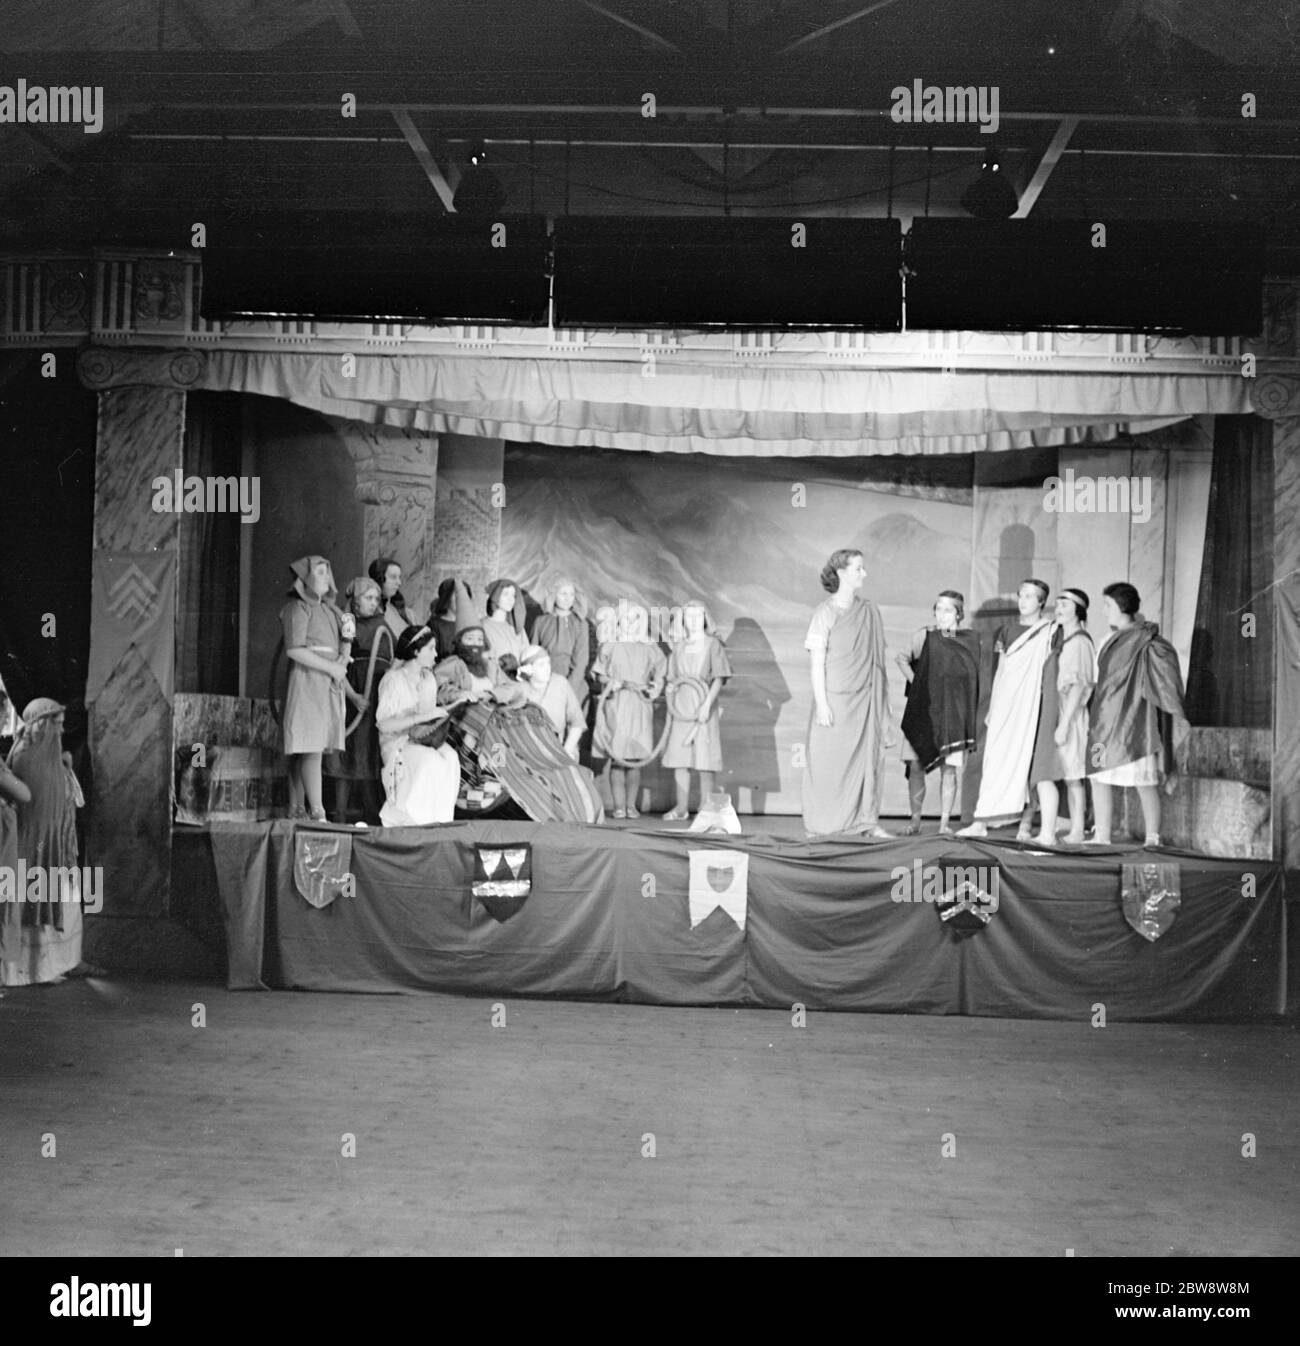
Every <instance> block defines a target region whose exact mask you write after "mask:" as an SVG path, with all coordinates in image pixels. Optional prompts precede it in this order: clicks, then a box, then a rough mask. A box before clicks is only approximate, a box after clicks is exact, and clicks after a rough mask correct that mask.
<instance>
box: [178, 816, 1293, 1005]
mask: <svg viewBox="0 0 1300 1346" xmlns="http://www.w3.org/2000/svg"><path fill="white" fill-rule="evenodd" d="M742 822H743V824H744V825H745V827H746V831H745V832H744V833H743V834H742V835H740V836H722V835H718V834H708V835H705V834H689V833H687V832H685V831H684V830H682V829H681V828H680V827H676V828H673V827H669V826H665V825H663V824H660V823H659V822H658V820H653V819H643V820H641V822H640V823H636V824H622V825H616V826H606V827H587V826H578V825H569V824H555V823H550V824H539V823H530V822H499V823H493V822H473V823H470V822H463V823H462V822H457V823H450V824H446V825H443V826H439V827H427V828H400V829H380V828H375V829H371V830H363V829H353V828H344V827H337V826H330V825H328V824H302V823H293V822H289V821H287V820H280V821H274V822H264V823H244V824H240V823H222V824H214V825H213V826H212V827H210V828H207V829H200V828H177V829H176V830H175V832H174V834H173V876H172V880H173V882H172V890H173V893H174V894H175V895H176V897H177V899H178V900H177V904H176V909H175V913H174V914H176V915H178V916H180V917H181V918H182V919H187V920H189V921H190V922H191V924H193V923H194V922H195V921H196V920H199V919H202V918H203V916H204V912H205V909H215V910H216V911H219V912H220V919H221V922H222V924H223V926H224V932H225V943H226V949H227V957H228V975H227V984H228V986H229V987H230V988H231V989H299V990H312V991H354V992H357V991H359V992H388V993H392V992H411V991H441V992H455V993H462V994H468V995H477V996H486V997H508V996H551V997H560V998H565V999H575V1000H601V1001H624V1002H633V1003H644V1004H657V1005H736V1006H765V1007H770V1008H782V1009H786V1010H790V1011H791V1012H792V1013H794V1012H796V1011H795V1010H794V1009H793V1008H792V1007H794V1006H797V1005H802V1006H804V1007H805V1008H806V1009H807V1010H814V1009H817V1010H855V1011H871V1012H893V1013H913V1014H965V1015H982V1016H991V1017H1001V1018H1036V1019H1066V1020H1088V1021H1090V1022H1094V1023H1096V1024H1097V1026H1101V1024H1102V1023H1103V1022H1105V1023H1115V1022H1123V1021H1137V1020H1164V1021H1207V1020H1210V1021H1215V1020H1217V1021H1229V1020H1242V1019H1267V1018H1271V1017H1275V1016H1280V1015H1282V1014H1283V1012H1284V1010H1285V1000H1286V963H1285V959H1286V913H1285V902H1284V881H1283V871H1282V869H1281V867H1280V866H1278V865H1276V864H1274V863H1271V862H1266V861H1262V860H1256V861H1242V860H1236V861H1234V860H1221V859H1214V858H1210V857H1206V856H1201V855H1195V854H1191V853H1189V852H1186V851H1179V850H1174V849H1172V848H1162V849H1160V850H1143V849H1140V848H1138V847H1135V846H1134V847H1130V846H1118V845H1117V846H1111V847H1088V848H1081V849H1065V848H1061V849H1059V850H1056V851H1052V852H1047V851H1042V850H1036V849H1033V848H1031V847H1029V846H1023V845H1019V844H1017V843H1015V842H1013V841H1000V840H988V841H974V840H966V839H962V838H956V837H952V836H948V837H940V836H938V835H935V834H934V830H933V824H930V825H928V827H927V834H925V835H922V836H919V837H908V838H897V839H895V840H891V841H873V842H868V841H862V840H856V839H852V838H847V837H846V838H837V839H827V840H818V841H805V840H801V839H798V838H797V837H796V836H795V835H794V833H795V832H796V830H797V829H798V827H799V820H798V819H796V818H776V819H753V820H750V819H742ZM751 824H757V825H761V826H762V830H759V827H758V826H753V825H751ZM773 829H779V831H776V830H773ZM1151 865H1157V866H1160V868H1159V869H1156V870H1150V869H1149V868H1147V873H1146V881H1147V882H1148V883H1154V885H1155V888H1154V890H1152V891H1155V892H1157V893H1159V892H1164V893H1165V898H1164V900H1163V902H1162V903H1161V904H1160V911H1161V912H1162V913H1163V915H1158V917H1157V919H1158V920H1159V922H1160V923H1161V924H1162V925H1163V927H1164V928H1163V929H1162V932H1161V933H1160V934H1159V936H1158V937H1157V938H1154V939H1149V938H1146V937H1144V936H1143V935H1142V934H1140V933H1138V930H1137V929H1136V928H1134V925H1132V924H1130V922H1129V920H1128V919H1126V915H1125V906H1124V902H1123V900H1122V889H1123V888H1124V886H1125V885H1126V884H1127V886H1128V887H1129V888H1130V889H1135V887H1137V886H1139V885H1140V884H1141V882H1142V881H1143V869H1144V868H1146V867H1149V866H1151ZM963 902H964V903H965V908H964V909H962V903H963ZM1129 905H1130V909H1131V914H1134V916H1135V919H1137V920H1139V922H1140V919H1141V915H1140V913H1138V912H1136V910H1135V909H1134V908H1133V903H1132V901H1131V900H1130V904H1129ZM1171 908H1172V909H1173V910H1172V922H1171V923H1170V921H1169V916H1170V910H1171ZM954 910H956V915H955V916H952V915H951V913H952V912H953V911H954ZM945 911H946V912H948V913H949V914H950V918H949V919H944V918H943V916H942V915H941V913H943V912H945ZM494 913H495V914H494ZM1147 915H1148V917H1150V916H1151V915H1152V913H1151V912H1150V911H1148V913H1147ZM207 919H209V920H211V919H212V917H211V911H210V910H208V915H207Z"/></svg>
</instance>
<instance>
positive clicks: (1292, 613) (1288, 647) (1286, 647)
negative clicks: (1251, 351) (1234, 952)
mask: <svg viewBox="0 0 1300 1346" xmlns="http://www.w3.org/2000/svg"><path fill="white" fill-rule="evenodd" d="M1293 401H1294V403H1295V412H1296V414H1293V415H1289V416H1282V417H1279V418H1278V419H1277V420H1275V421H1274V422H1273V479H1274V482H1275V484H1276V487H1277V494H1276V497H1275V499H1274V505H1273V576H1274V581H1275V585H1276V588H1275V591H1274V596H1273V606H1274V617H1273V622H1274V625H1273V660H1274V679H1275V682H1274V685H1275V694H1274V707H1275V712H1274V715H1273V856H1274V859H1277V860H1280V861H1281V862H1282V863H1283V864H1284V865H1286V867H1287V868H1288V869H1290V870H1300V715H1296V714H1295V713H1294V710H1293V711H1292V713H1287V712H1286V710H1285V709H1284V707H1286V706H1288V705H1289V706H1291V707H1293V708H1294V707H1295V705H1296V703H1297V699H1300V389H1297V392H1296V394H1295V396H1294V398H1293Z"/></svg>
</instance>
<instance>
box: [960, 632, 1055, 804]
mask: <svg viewBox="0 0 1300 1346" xmlns="http://www.w3.org/2000/svg"><path fill="white" fill-rule="evenodd" d="M1053 628H1054V623H1052V622H1050V621H1048V620H1047V619H1046V618H1043V619H1041V620H1040V621H1037V622H1035V623H1034V624H1033V625H1032V626H1020V625H1018V624H1013V625H1009V626H1004V627H1002V629H1001V630H1000V631H999V632H998V637H997V642H996V644H995V645H994V653H995V654H997V655H998V656H999V658H998V664H997V671H996V672H995V673H994V675H993V692H992V694H991V696H990V697H989V713H988V735H987V737H986V738H985V740H984V771H983V775H982V777H981V779H980V793H979V799H978V800H977V801H976V804H975V817H976V819H978V820H979V821H981V822H984V821H990V822H991V821H993V820H994V819H998V818H1016V819H1019V817H1020V815H1021V813H1022V811H1023V810H1024V807H1025V804H1026V803H1027V802H1028V800H1029V768H1030V766H1031V764H1032V762H1033V758H1034V742H1035V740H1036V739H1037V737H1038V711H1039V706H1040V704H1041V702H1042V696H1043V665H1044V664H1045V663H1046V662H1047V656H1048V655H1049V654H1050V653H1051V632H1052V630H1053Z"/></svg>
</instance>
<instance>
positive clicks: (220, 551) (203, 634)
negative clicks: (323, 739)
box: [176, 393, 243, 696]
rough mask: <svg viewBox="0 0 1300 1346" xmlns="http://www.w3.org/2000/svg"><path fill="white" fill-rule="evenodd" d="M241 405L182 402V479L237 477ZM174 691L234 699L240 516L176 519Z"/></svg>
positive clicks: (212, 399)
mask: <svg viewBox="0 0 1300 1346" xmlns="http://www.w3.org/2000/svg"><path fill="white" fill-rule="evenodd" d="M240 416H241V410H240V399H239V398H238V397H237V396H235V395H233V394H222V395H213V394H211V393H193V394H191V395H190V396H189V397H187V398H186V400H185V448H184V455H183V458H182V462H183V463H184V471H185V476H186V477H190V476H198V477H237V476H238V475H239V471H240V453H241V443H240V441H241V420H240ZM180 524H181V593H180V602H179V611H178V614H177V616H178V621H177V644H178V650H177V653H178V656H179V657H178V661H177V662H178V665H179V667H178V669H177V682H176V689H177V691H181V692H210V693H212V694H213V695H216V696H238V695H239V549H240V544H241V542H242V541H243V537H242V536H241V533H240V516H239V515H238V514H234V513H217V512H212V513H194V514H182V515H181V516H180Z"/></svg>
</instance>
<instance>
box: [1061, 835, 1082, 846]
mask: <svg viewBox="0 0 1300 1346" xmlns="http://www.w3.org/2000/svg"><path fill="white" fill-rule="evenodd" d="M1061 840H1062V841H1063V842H1064V843H1065V844H1066V845H1067V846H1082V845H1083V833H1082V832H1080V833H1079V834H1078V835H1077V836H1076V835H1075V834H1074V833H1073V832H1067V833H1066V834H1065V836H1063V837H1062V838H1061Z"/></svg>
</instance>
